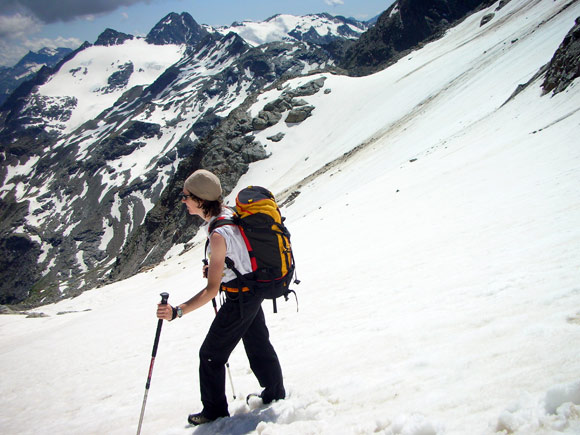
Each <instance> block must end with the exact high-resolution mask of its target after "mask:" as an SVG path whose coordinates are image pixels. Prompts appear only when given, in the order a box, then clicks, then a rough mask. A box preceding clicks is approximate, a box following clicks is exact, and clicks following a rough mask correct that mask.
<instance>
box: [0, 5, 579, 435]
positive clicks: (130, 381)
mask: <svg viewBox="0 0 580 435" xmlns="http://www.w3.org/2000/svg"><path fill="white" fill-rule="evenodd" d="M566 4H568V2H563V1H552V0H542V1H535V0H532V1H525V0H512V1H511V2H510V3H509V4H508V5H507V6H505V7H504V8H503V9H502V10H501V11H499V12H498V13H496V16H495V18H494V20H492V21H491V22H490V23H489V24H488V25H487V26H484V27H479V21H480V19H481V17H482V15H483V14H485V13H487V12H489V11H490V10H492V9H493V8H494V7H495V6H496V5H494V6H493V7H492V8H490V10H487V11H482V12H480V13H478V14H475V15H474V16H473V17H470V18H468V19H467V20H465V21H464V22H463V23H461V24H460V25H459V26H458V27H457V28H455V29H453V30H451V31H449V32H448V34H447V35H446V36H445V37H444V38H443V39H441V40H439V41H436V42H433V43H431V44H429V45H427V46H425V47H424V48H423V49H421V50H419V51H416V52H413V53H411V54H410V55H409V56H408V57H407V58H405V59H402V60H401V61H399V62H398V63H397V64H396V65H394V66H392V67H391V68H389V69H387V70H385V71H383V72H380V73H377V74H375V75H373V76H370V77H365V78H356V79H354V78H345V77H338V76H337V77H334V76H327V81H326V83H325V89H331V92H330V93H328V94H325V93H324V92H323V91H321V92H319V93H318V94H316V95H314V96H312V97H306V98H305V99H306V100H308V102H309V103H311V104H313V105H315V106H316V109H315V110H314V112H313V116H312V117H311V118H308V119H307V120H306V121H304V122H303V123H302V124H301V125H294V126H286V125H283V122H281V123H280V124H279V125H276V126H274V127H271V128H270V129H268V130H267V131H266V132H264V135H267V136H271V135H272V134H274V133H276V132H277V131H283V132H285V133H286V136H285V137H284V139H283V140H282V141H281V142H279V143H276V144H272V143H269V144H268V149H269V151H271V152H272V156H271V157H270V158H269V159H267V160H265V161H262V162H258V163H256V164H253V165H252V166H251V169H250V171H249V172H248V174H246V176H244V178H243V179H242V180H241V181H240V186H242V185H245V184H248V183H256V184H257V183H260V184H266V185H269V186H272V188H273V190H274V192H275V193H278V194H280V197H284V196H285V195H286V194H287V193H288V192H290V191H295V190H299V191H300V194H299V195H298V197H297V198H296V199H295V200H294V201H293V203H291V204H289V205H287V206H285V207H284V208H283V212H284V214H285V215H286V216H287V217H288V226H289V228H290V229H291V231H292V234H293V242H294V247H295V251H296V257H297V261H298V274H299V277H300V279H301V280H302V283H301V284H300V285H299V286H297V287H296V290H297V291H298V295H299V303H300V311H299V312H298V313H297V312H296V305H295V304H294V302H288V303H284V302H281V303H280V304H279V311H280V312H279V313H278V314H276V315H274V314H273V313H272V312H271V308H270V305H269V304H268V303H266V304H264V309H265V312H266V316H267V318H268V324H269V327H270V332H271V337H272V340H273V343H274V345H275V347H276V349H277V351H278V353H279V356H280V359H281V362H282V366H283V370H284V375H285V381H286V386H287V390H288V393H289V397H288V398H287V400H284V401H281V402H278V403H275V404H273V405H271V406H269V407H260V406H256V405H255V404H251V406H250V407H248V406H246V404H245V402H244V400H243V397H245V395H246V394H248V393H251V392H256V391H259V386H258V385H257V382H256V380H255V378H254V377H253V375H252V374H251V371H250V368H249V366H248V362H247V359H246V358H245V355H244V352H243V349H242V348H241V347H240V348H238V349H236V350H235V351H234V353H233V355H232V357H231V358H230V366H231V371H232V376H233V381H234V385H235V391H236V393H237V396H238V399H236V400H231V401H230V413H231V414H232V417H231V418H229V419H224V420H220V421H217V422H215V423H213V424H211V425H206V426H202V427H200V428H197V429H194V428H190V427H186V417H187V414H188V413H190V412H194V411H198V410H199V409H201V404H200V402H199V393H198V379H197V351H198V349H199V346H200V344H201V342H202V340H203V339H204V337H205V332H206V330H207V328H208V325H209V322H210V321H211V319H212V317H213V310H212V308H211V307H210V306H208V307H203V308H202V309H200V310H199V311H197V312H195V313H193V314H190V315H187V316H186V317H184V318H183V319H180V320H177V321H175V322H172V323H165V324H164V326H163V331H162V334H161V343H160V346H159V352H158V355H157V361H156V363H155V369H154V372H153V380H152V384H151V390H150V394H149V398H148V402H147V409H146V414H145V421H144V427H143V431H142V433H144V434H191V433H195V434H198V435H203V434H213V433H220V434H245V433H256V434H297V433H299V434H367V433H383V434H410V435H426V434H458V435H459V434H492V433H497V432H499V433H516V434H522V435H523V434H559V433H566V434H578V433H580V359H579V358H578V349H579V348H580V284H579V283H580V267H579V266H580V251H579V250H578V246H580V225H578V222H580V197H579V195H578V185H579V182H580V170H579V168H580V148H578V146H577V143H578V140H577V137H578V133H579V131H580V113H579V109H580V86H579V85H578V82H576V83H574V84H573V85H572V86H571V87H570V88H569V89H568V90H567V91H565V92H563V93H561V94H558V95H556V96H550V95H545V96H542V95H541V89H540V86H539V84H540V83H539V82H534V83H532V84H531V85H530V86H529V87H528V88H527V89H526V90H524V91H523V92H522V93H520V94H519V95H518V96H517V97H516V98H514V99H513V100H511V101H509V102H508V103H507V104H505V105H503V106H502V104H503V103H504V102H505V101H506V100H508V98H509V96H510V95H511V94H512V92H513V90H515V87H516V86H517V85H518V84H520V83H525V82H526V81H527V80H528V79H529V78H530V77H532V76H533V74H534V73H535V72H536V71H537V70H538V69H539V67H540V66H542V65H543V64H545V63H546V62H548V61H549V59H550V57H551V55H552V54H553V52H554V51H555V49H556V48H557V47H558V45H559V44H560V42H561V41H562V39H563V37H564V35H565V34H566V33H567V31H568V30H569V29H570V28H571V26H572V24H573V23H574V19H575V18H576V17H577V16H578V15H580V4H579V3H578V2H571V3H570V6H569V7H568V8H566V9H564V10H563V12H561V13H558V11H560V10H561V9H563V8H564V6H565V5H566ZM512 41H515V42H512ZM301 82H305V80H303V79H300V80H294V81H293V82H292V83H291V85H292V86H293V87H294V86H295V85H297V84H299V83H301ZM275 92H279V91H273V93H271V94H265V95H264V96H263V97H262V98H261V99H260V100H259V102H258V103H257V105H256V107H254V108H253V109H252V110H255V111H258V110H260V108H261V107H263V104H265V103H266V102H267V101H270V100H272V99H274V98H275V97H276V95H275ZM337 108H340V110H337ZM261 139H262V140H264V141H265V139H264V138H261ZM351 151H352V152H351ZM345 152H350V153H349V154H348V155H344V153H345ZM326 164H328V165H327V166H324V165H326ZM311 174H315V175H314V176H311ZM230 200H231V198H230ZM195 241H196V244H195V245H194V247H193V249H191V250H189V251H188V252H186V253H184V254H183V255H180V256H176V257H174V258H172V259H169V260H167V261H166V262H164V263H163V264H161V265H160V266H158V267H157V268H155V269H153V270H151V271H149V272H147V273H143V274H140V275H137V276H135V277H133V278H131V279H129V280H126V281H123V282H119V283H116V284H113V285H109V286H107V287H104V288H101V289H98V290H94V291H91V292H86V293H84V294H83V295H81V296H79V297H78V298H76V299H73V300H68V301H64V302H61V303H59V304H56V305H51V306H45V307H42V309H40V310H39V311H42V312H44V313H45V314H46V315H48V317H43V318H24V317H22V316H1V317H0V346H1V347H2V349H3V352H2V356H1V357H0V369H1V373H2V376H1V377H0V391H2V396H1V399H0V405H1V406H0V429H1V430H2V433H5V434H23V433H38V432H41V433H59V434H76V433H94V434H125V433H133V432H135V431H136V428H137V423H138V419H139V412H140V408H141V403H142V398H143V393H144V386H145V381H146V378H147V370H148V368H149V361H150V354H151V346H152V344H153V336H154V333H155V326H156V319H155V317H154V312H155V304H156V303H157V302H158V301H159V293H160V292H161V291H168V292H169V293H170V298H169V300H170V302H173V303H179V302H182V301H184V300H186V299H188V298H189V297H190V296H191V295H192V294H193V293H194V292H196V291H197V290H198V289H201V288H202V286H203V282H204V281H203V279H202V278H201V270H200V265H201V259H202V256H203V254H202V249H203V243H202V241H203V237H202V236H201V235H199V236H198V237H197V238H196V240H195ZM85 310H89V311H85ZM58 313H63V314H61V315H59V314H58ZM228 395H231V390H230V389H229V384H228Z"/></svg>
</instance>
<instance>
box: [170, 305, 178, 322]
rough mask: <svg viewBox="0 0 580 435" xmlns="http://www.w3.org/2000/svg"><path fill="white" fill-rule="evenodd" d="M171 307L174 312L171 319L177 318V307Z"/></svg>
mask: <svg viewBox="0 0 580 435" xmlns="http://www.w3.org/2000/svg"><path fill="white" fill-rule="evenodd" d="M171 309H172V310H173V314H172V315H171V320H175V318H176V317H177V308H175V307H171Z"/></svg>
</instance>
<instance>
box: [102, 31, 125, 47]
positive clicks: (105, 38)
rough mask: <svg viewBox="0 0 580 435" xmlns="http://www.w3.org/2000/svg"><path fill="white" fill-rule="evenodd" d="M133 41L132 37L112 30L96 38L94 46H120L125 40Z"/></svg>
mask: <svg viewBox="0 0 580 435" xmlns="http://www.w3.org/2000/svg"><path fill="white" fill-rule="evenodd" d="M131 39H133V35H128V34H126V33H121V32H117V31H116V30H113V29H106V30H105V31H104V32H103V33H101V34H100V35H99V37H98V38H97V40H96V42H95V45H102V46H105V47H106V46H110V45H120V44H122V43H123V42H125V41H127V40H131Z"/></svg>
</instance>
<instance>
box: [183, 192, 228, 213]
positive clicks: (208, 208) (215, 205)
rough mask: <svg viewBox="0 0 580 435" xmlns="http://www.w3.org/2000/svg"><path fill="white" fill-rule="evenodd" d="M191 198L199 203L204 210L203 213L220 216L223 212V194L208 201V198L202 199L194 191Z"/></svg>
mask: <svg viewBox="0 0 580 435" xmlns="http://www.w3.org/2000/svg"><path fill="white" fill-rule="evenodd" d="M191 199H193V200H194V201H196V202H197V203H198V204H199V207H200V208H201V209H202V210H203V213H204V214H205V215H206V216H211V217H214V216H219V215H220V213H221V212H222V203H223V200H222V197H221V196H220V197H219V198H218V199H217V200H215V201H208V200H207V199H201V198H199V197H198V196H196V195H194V194H193V193H192V194H191Z"/></svg>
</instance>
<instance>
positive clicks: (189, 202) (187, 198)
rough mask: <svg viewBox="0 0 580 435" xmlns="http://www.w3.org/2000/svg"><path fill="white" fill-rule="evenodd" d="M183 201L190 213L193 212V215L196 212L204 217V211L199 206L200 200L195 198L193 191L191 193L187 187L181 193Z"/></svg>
mask: <svg viewBox="0 0 580 435" xmlns="http://www.w3.org/2000/svg"><path fill="white" fill-rule="evenodd" d="M181 202H183V203H184V204H185V206H186V207H187V211H188V212H189V214H192V215H193V214H196V215H198V216H202V217H203V211H202V209H201V208H200V207H199V202H197V201H196V200H195V199H193V197H192V196H191V193H189V192H188V191H187V190H185V189H183V193H182V194H181Z"/></svg>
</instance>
